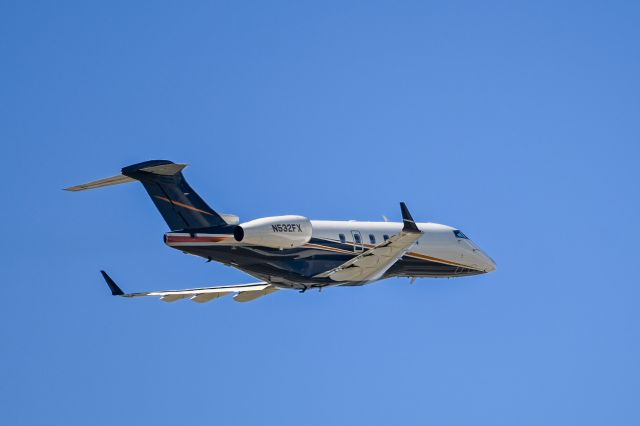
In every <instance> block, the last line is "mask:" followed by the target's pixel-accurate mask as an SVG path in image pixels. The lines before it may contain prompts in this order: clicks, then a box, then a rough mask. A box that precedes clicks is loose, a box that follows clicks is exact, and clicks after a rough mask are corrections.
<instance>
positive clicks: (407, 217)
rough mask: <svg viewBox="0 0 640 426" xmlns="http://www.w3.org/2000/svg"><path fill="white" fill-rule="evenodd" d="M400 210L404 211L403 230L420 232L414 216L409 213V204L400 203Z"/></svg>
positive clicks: (413, 232)
mask: <svg viewBox="0 0 640 426" xmlns="http://www.w3.org/2000/svg"><path fill="white" fill-rule="evenodd" d="M400 210H401V211H402V221H403V222H404V226H403V227H402V230H403V231H404V232H409V233H412V234H418V233H420V232H421V231H420V230H419V229H418V226H417V225H416V222H415V221H414V220H413V217H411V213H409V209H408V208H407V205H406V204H405V203H402V202H401V203H400Z"/></svg>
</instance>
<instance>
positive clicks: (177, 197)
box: [122, 160, 227, 231]
mask: <svg viewBox="0 0 640 426" xmlns="http://www.w3.org/2000/svg"><path fill="white" fill-rule="evenodd" d="M185 167H186V164H175V163H173V162H171V161H167V160H152V161H145V162H144V163H138V164H133V165H131V166H127V167H124V168H123V169H122V174H123V175H124V176H127V177H129V178H132V179H135V180H137V181H140V182H141V183H142V185H143V186H144V188H145V189H146V190H147V192H148V193H149V196H150V197H151V200H152V201H153V203H154V204H155V205H156V207H157V208H158V210H160V214H161V215H162V217H163V218H164V220H165V221H166V222H167V224H168V225H169V228H171V230H172V231H177V230H187V229H197V228H208V227H214V226H223V225H226V224H227V223H226V222H225V220H224V219H223V218H222V216H220V215H219V214H218V213H216V212H215V211H214V210H213V209H212V208H211V207H209V206H208V205H207V203H205V202H204V200H203V199H202V198H200V196H199V195H198V194H197V193H196V192H195V191H194V190H193V189H192V188H191V187H190V186H189V184H188V183H187V181H186V180H185V178H184V176H183V175H182V169H184V168H185Z"/></svg>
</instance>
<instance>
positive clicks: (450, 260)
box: [66, 160, 496, 303]
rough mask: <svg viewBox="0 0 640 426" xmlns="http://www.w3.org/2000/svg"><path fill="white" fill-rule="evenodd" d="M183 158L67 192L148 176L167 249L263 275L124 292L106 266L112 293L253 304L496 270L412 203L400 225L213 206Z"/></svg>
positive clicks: (136, 166) (458, 233) (147, 164)
mask: <svg viewBox="0 0 640 426" xmlns="http://www.w3.org/2000/svg"><path fill="white" fill-rule="evenodd" d="M186 166H187V165H186V164H176V163H173V162H171V161H166V160H152V161H146V162H143V163H138V164H134V165H131V166H127V167H124V168H123V169H122V170H121V174H120V175H117V176H113V177H109V178H105V179H100V180H97V181H93V182H89V183H86V184H82V185H77V186H73V187H70V188H66V190H67V191H84V190H88V189H94V188H100V187H105V186H110V185H117V184H122V183H126V182H134V181H138V182H140V183H142V185H143V186H144V188H145V190H146V191H147V193H148V194H149V196H150V197H151V200H152V201H153V203H154V204H155V206H156V208H157V209H158V210H159V211H160V214H161V215H162V217H163V218H164V220H165V221H166V222H167V225H168V226H169V229H170V230H171V232H167V233H166V234H164V242H165V244H167V245H168V246H169V247H172V248H175V249H177V250H180V251H182V252H184V253H188V254H192V255H195V256H200V257H202V258H204V259H206V260H207V261H216V262H220V263H223V264H225V265H229V266H233V267H235V268H237V269H239V270H241V271H243V272H245V273H247V274H249V275H251V276H253V277H255V278H257V279H258V280H260V281H259V282H255V283H251V284H242V285H227V286H216V287H202V288H191V289H184V290H160V291H149V292H142V293H125V292H124V291H122V289H121V288H120V287H119V286H118V285H117V284H116V283H115V282H114V280H113V279H112V278H111V277H110V276H109V275H108V274H107V273H106V272H105V271H100V272H101V273H102V276H103V278H104V280H105V281H106V283H107V285H108V286H109V289H110V290H111V294H112V295H114V296H122V297H128V298H133V297H144V296H156V297H159V298H160V299H161V300H163V301H165V302H174V301H177V300H181V299H187V298H188V299H191V300H193V301H194V302H198V303H204V302H209V301H211V300H214V299H217V298H219V297H222V296H226V295H230V294H233V295H234V296H233V299H234V300H236V301H238V302H249V301H252V300H255V299H257V298H259V297H262V296H266V295H268V294H271V293H274V292H276V291H278V290H281V289H294V290H299V291H300V292H305V291H307V290H310V289H318V290H322V289H324V288H326V287H335V286H343V287H344V286H361V285H365V284H370V283H373V282H375V281H379V280H382V279H385V278H390V277H408V278H410V279H411V280H412V282H413V281H414V280H415V279H416V278H423V277H432V278H438V277H447V278H452V277H463V276H469V275H477V274H484V273H487V272H491V271H493V270H495V269H496V265H495V262H494V261H493V260H492V259H491V257H489V256H488V255H487V254H486V253H485V252H484V251H482V249H480V247H479V246H478V245H477V244H475V243H474V242H473V241H471V240H470V239H469V238H468V237H467V236H466V235H465V234H464V233H463V232H462V231H460V230H459V229H455V228H452V227H450V226H446V225H439V224H436V223H416V222H415V221H414V220H413V217H412V216H411V214H410V213H409V209H408V208H407V206H406V205H405V203H400V211H401V214H402V222H401V223H395V222H388V221H385V222H360V221H353V220H349V221H327V220H310V219H308V218H306V217H304V216H298V215H285V216H273V217H263V218H260V219H255V220H250V221H248V222H244V223H240V220H239V218H238V217H237V216H235V215H231V214H222V213H218V212H216V211H215V210H213V209H212V208H211V207H209V205H208V204H207V203H206V202H205V201H204V200H203V199H202V198H200V196H199V195H198V194H197V193H196V192H195V191H194V190H193V189H192V188H191V186H189V184H188V183H187V181H186V180H185V178H184V175H183V173H182V170H183V169H184V168H185V167H186Z"/></svg>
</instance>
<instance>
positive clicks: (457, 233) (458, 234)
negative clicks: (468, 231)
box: [453, 229, 469, 240]
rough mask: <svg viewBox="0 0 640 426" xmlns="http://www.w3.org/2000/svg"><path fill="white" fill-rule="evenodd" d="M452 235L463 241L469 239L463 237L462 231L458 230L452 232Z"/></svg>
mask: <svg viewBox="0 0 640 426" xmlns="http://www.w3.org/2000/svg"><path fill="white" fill-rule="evenodd" d="M453 235H455V236H456V238H464V239H465V240H468V239H469V237H467V236H466V235H464V233H463V232H462V231H460V230H459V229H456V230H455V231H453Z"/></svg>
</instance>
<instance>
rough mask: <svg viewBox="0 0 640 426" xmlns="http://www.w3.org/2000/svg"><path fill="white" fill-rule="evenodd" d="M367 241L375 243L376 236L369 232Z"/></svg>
mask: <svg viewBox="0 0 640 426" xmlns="http://www.w3.org/2000/svg"><path fill="white" fill-rule="evenodd" d="M369 242H370V243H371V244H375V243H376V236H375V235H373V234H369Z"/></svg>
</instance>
